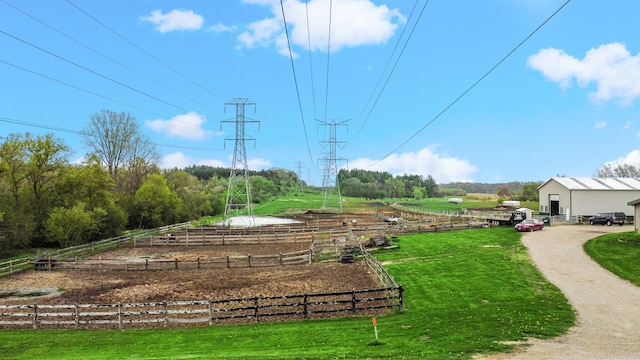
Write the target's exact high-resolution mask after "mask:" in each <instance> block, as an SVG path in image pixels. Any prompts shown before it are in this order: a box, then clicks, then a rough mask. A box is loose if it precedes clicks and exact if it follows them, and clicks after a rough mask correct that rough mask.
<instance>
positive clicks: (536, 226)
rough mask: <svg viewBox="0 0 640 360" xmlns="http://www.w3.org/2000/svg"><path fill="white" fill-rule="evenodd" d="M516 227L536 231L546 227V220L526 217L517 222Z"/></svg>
mask: <svg viewBox="0 0 640 360" xmlns="http://www.w3.org/2000/svg"><path fill="white" fill-rule="evenodd" d="M514 228H515V229H516V230H518V231H535V230H542V229H543V228H544V221H542V220H538V219H526V220H522V222H520V223H518V224H516V226H514Z"/></svg>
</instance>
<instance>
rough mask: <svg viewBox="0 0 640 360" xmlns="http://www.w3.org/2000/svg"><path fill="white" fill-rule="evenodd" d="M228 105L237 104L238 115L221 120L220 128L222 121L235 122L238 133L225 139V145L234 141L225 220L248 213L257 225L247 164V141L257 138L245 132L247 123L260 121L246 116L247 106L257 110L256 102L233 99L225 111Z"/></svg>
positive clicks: (253, 223)
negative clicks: (229, 141)
mask: <svg viewBox="0 0 640 360" xmlns="http://www.w3.org/2000/svg"><path fill="white" fill-rule="evenodd" d="M227 106H235V108H236V117H235V119H229V120H223V121H221V122H220V130H222V123H235V125H236V133H235V137H233V138H225V139H224V140H225V145H226V142H227V141H228V140H233V141H234V146H233V161H232V163H231V174H230V175H229V187H228V191H227V202H226V205H225V208H224V220H225V222H226V221H227V220H228V219H229V218H230V217H232V216H237V215H244V214H246V215H247V216H248V217H249V221H250V224H249V225H250V226H253V225H255V219H254V218H253V208H252V205H251V187H250V186H249V168H248V166H247V149H246V147H245V141H248V140H250V141H255V139H254V138H251V137H248V136H247V135H246V134H245V132H244V128H245V124H247V123H259V121H257V120H253V119H248V118H246V117H245V108H246V107H247V106H253V109H254V110H253V111H254V112H255V108H256V104H255V103H252V102H249V99H246V98H236V99H233V102H230V103H225V104H224V110H225V112H226V111H227ZM258 129H260V125H258Z"/></svg>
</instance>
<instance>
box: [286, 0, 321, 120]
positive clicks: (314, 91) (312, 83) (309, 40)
mask: <svg viewBox="0 0 640 360" xmlns="http://www.w3.org/2000/svg"><path fill="white" fill-rule="evenodd" d="M305 11H306V13H307V50H308V52H309V74H310V77H311V101H313V117H314V118H315V117H317V116H318V115H317V114H318V112H317V111H316V86H315V85H314V81H313V60H312V57H311V30H310V28H309V0H307V1H306V2H305ZM285 26H286V25H285ZM288 39H289V37H288V36H287V41H289V40H288ZM289 51H291V49H289Z"/></svg>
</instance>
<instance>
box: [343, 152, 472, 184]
mask: <svg viewBox="0 0 640 360" xmlns="http://www.w3.org/2000/svg"><path fill="white" fill-rule="evenodd" d="M374 162H375V161H374V160H371V159H365V158H363V159H356V160H354V161H349V168H352V169H367V170H371V171H387V172H389V173H391V174H393V175H404V174H413V175H422V176H425V177H426V176H429V175H431V176H432V177H433V179H434V180H435V181H436V182H437V183H448V182H452V181H473V180H472V179H471V176H470V175H471V174H473V173H474V172H476V171H477V168H476V167H475V166H473V165H471V164H470V163H469V162H468V161H467V160H464V159H457V158H453V157H449V156H446V155H441V154H436V153H435V152H434V148H433V147H427V148H424V149H422V150H420V151H418V152H406V153H401V154H393V155H391V156H389V157H387V158H386V159H384V160H382V161H381V162H379V163H377V164H375V165H374V166H371V167H370V165H371V164H372V163H374Z"/></svg>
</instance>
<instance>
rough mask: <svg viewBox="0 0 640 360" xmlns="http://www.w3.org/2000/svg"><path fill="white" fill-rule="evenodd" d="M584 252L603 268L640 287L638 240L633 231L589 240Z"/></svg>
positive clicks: (639, 246) (639, 247) (639, 248)
mask: <svg viewBox="0 0 640 360" xmlns="http://www.w3.org/2000/svg"><path fill="white" fill-rule="evenodd" d="M619 240H622V241H619ZM584 250H585V252H586V253H587V254H589V256H591V258H592V259H593V260H595V261H596V262H597V263H598V264H600V266H602V267H603V268H605V269H607V270H609V271H611V272H612V273H614V274H616V275H617V276H619V277H621V278H623V279H626V280H629V281H631V282H633V283H634V284H636V285H638V286H640V261H638V259H640V239H639V238H638V236H636V235H635V233H634V232H633V231H631V232H626V233H617V234H608V235H603V236H600V237H597V238H595V239H592V240H589V241H588V242H587V243H586V244H585V245H584Z"/></svg>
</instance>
